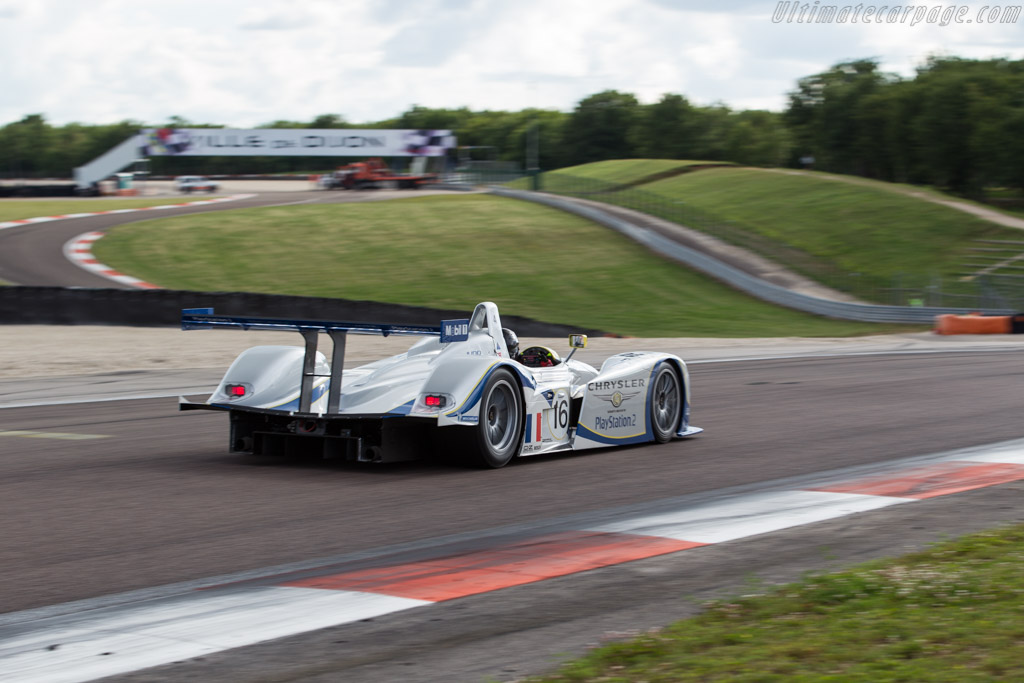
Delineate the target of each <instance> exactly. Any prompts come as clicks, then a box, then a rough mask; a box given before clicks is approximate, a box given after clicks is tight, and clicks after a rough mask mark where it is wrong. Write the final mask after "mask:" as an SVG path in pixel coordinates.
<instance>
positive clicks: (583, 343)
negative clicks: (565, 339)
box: [569, 334, 587, 349]
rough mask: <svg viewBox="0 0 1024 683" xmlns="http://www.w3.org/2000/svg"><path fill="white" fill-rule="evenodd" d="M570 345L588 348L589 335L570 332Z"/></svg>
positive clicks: (574, 347) (577, 347)
mask: <svg viewBox="0 0 1024 683" xmlns="http://www.w3.org/2000/svg"><path fill="white" fill-rule="evenodd" d="M569 347H570V348H573V349H585V348H587V335H585V334H570V335H569Z"/></svg>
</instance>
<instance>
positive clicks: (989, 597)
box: [529, 525, 1024, 683]
mask: <svg viewBox="0 0 1024 683" xmlns="http://www.w3.org/2000/svg"><path fill="white" fill-rule="evenodd" d="M1022 562H1024V525H1019V526H1013V527H1009V528H1006V529H999V530H993V531H987V532H982V533H979V534H973V535H970V536H966V537H964V538H961V539H958V540H955V541H949V542H946V543H942V544H939V545H937V546H935V547H933V548H932V549H929V550H927V551H923V552H919V553H915V554H912V555H908V556H905V557H901V558H898V559H894V560H886V561H880V562H873V563H870V564H865V565H862V566H859V567H857V568H854V569H852V570H849V571H844V572H839V573H835V574H829V575H823V576H812V577H809V578H807V579H805V580H804V581H802V582H800V583H796V584H792V585H789V586H785V587H782V588H779V589H777V590H774V591H772V592H771V593H769V594H766V595H761V596H754V597H745V598H739V599H732V600H722V601H716V602H712V603H709V604H708V605H707V606H706V611H705V612H703V613H702V614H701V615H699V616H697V617H695V618H693V619H688V620H685V621H681V622H678V623H676V624H674V625H672V626H669V627H668V628H665V629H663V630H660V631H657V632H652V633H649V634H647V635H645V636H643V637H640V638H636V639H634V640H631V641H629V642H624V643H616V644H611V645H608V646H605V647H602V648H600V649H597V650H595V651H593V652H592V653H590V654H589V655H587V656H586V657H584V658H582V659H580V660H577V661H574V662H571V663H569V664H567V665H565V666H564V667H563V668H562V669H561V670H560V671H559V672H558V673H556V674H554V675H551V676H547V677H542V678H531V679H529V680H530V681H533V682H534V683H542V682H543V683H554V682H556V681H558V682H565V681H607V682H609V683H611V682H618V681H650V682H652V683H653V682H655V681H673V682H677V681H678V682H685V681H702V682H714V681H729V682H730V683H747V682H754V681H756V682H758V683H774V682H783V681H784V682H785V683H793V682H801V681H843V683H878V682H879V681H915V682H916V681H932V682H939V681H948V682H950V683H953V682H956V683H966V682H971V681H979V682H981V681H986V682H987V681H1021V680H1024V577H1022V576H1021V572H1020V567H1021V564H1022Z"/></svg>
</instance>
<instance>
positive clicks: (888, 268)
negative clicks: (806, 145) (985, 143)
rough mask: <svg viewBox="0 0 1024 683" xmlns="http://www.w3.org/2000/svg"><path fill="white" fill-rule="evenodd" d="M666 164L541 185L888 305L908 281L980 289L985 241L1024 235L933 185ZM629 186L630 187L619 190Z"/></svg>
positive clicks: (594, 168) (566, 172) (581, 171)
mask: <svg viewBox="0 0 1024 683" xmlns="http://www.w3.org/2000/svg"><path fill="white" fill-rule="evenodd" d="M685 163H687V164H689V165H690V166H697V165H699V162H685ZM664 169H665V164H664V162H661V161H652V160H646V161H644V160H634V161H632V162H602V163H599V164H591V165H588V166H581V167H576V168H575V169H563V170H560V171H555V172H551V173H549V174H545V175H544V176H543V177H542V187H543V189H545V190H547V191H550V192H555V193H561V194H569V195H578V196H583V197H587V198H589V199H597V200H599V201H605V202H609V203H612V204H618V205H623V206H628V207H630V208H636V209H638V210H641V211H646V212H648V213H653V214H655V215H659V216H662V217H664V218H668V219H670V220H674V221H676V222H679V223H681V224H683V225H687V226H688V227H692V228H695V229H698V230H702V231H705V232H708V233H710V234H713V235H716V236H718V237H720V238H722V239H724V240H726V241H729V242H732V243H735V244H737V245H740V246H745V247H747V248H750V249H752V250H754V251H757V252H759V253H761V254H763V255H764V256H767V257H768V258H770V259H772V260H774V261H776V262H779V263H782V264H785V265H787V266H789V267H791V268H793V269H794V270H797V271H798V272H801V273H803V274H804V275H807V276H809V277H812V278H814V279H817V280H819V281H821V282H824V283H825V284H828V285H830V286H833V287H836V288H838V289H844V290H846V291H850V292H851V293H854V294H856V295H858V296H862V297H864V298H867V299H869V300H875V301H879V302H881V303H906V302H905V301H898V300H896V301H894V300H892V298H891V296H889V295H888V294H887V290H891V289H893V288H897V287H900V286H906V287H908V288H916V289H918V290H922V289H926V288H929V287H935V286H936V284H937V283H941V287H942V289H944V290H945V292H946V293H947V294H956V293H959V292H969V291H974V290H975V288H976V282H963V281H962V280H961V278H962V277H963V276H964V275H965V274H969V273H971V272H973V271H977V270H980V268H979V267H978V266H971V265H970V264H972V263H976V262H978V258H977V252H976V251H975V249H976V248H977V247H978V246H984V245H980V243H978V242H977V240H1004V241H1013V240H1017V241H1024V231H1021V230H1015V229H1012V228H1006V227H1002V226H999V225H996V224H994V223H991V222H988V221H985V220H983V219H981V218H978V217H975V216H972V215H969V214H967V213H964V212H962V211H959V210H956V209H954V208H951V207H949V206H943V205H940V204H938V203H935V202H933V201H926V200H925V199H924V198H923V197H924V196H931V197H936V198H942V199H945V200H947V201H954V200H956V198H953V197H944V196H942V195H940V194H939V193H935V192H931V191H922V190H918V189H916V188H908V187H906V186H901V185H892V184H888V183H881V182H873V181H865V180H863V179H859V178H845V177H843V176H834V175H829V174H823V173H794V172H790V171H785V170H779V169H774V170H773V169H757V168H738V167H732V168H730V167H722V168H702V169H701V170H698V171H695V172H691V173H682V174H675V175H672V176H670V177H663V178H657V174H658V173H659V172H661V171H663V170H664ZM592 178H599V179H600V180H598V181H594V180H592ZM637 178H640V179H643V178H655V179H653V180H651V181H650V182H640V183H637V182H635V180H636V179H637ZM625 183H632V184H631V185H629V186H628V187H626V188H625V189H619V187H613V185H615V184H618V185H619V186H620V187H621V186H623V185H624V184H625ZM1021 251H1024V248H1022V249H1021ZM936 303H937V302H936ZM943 304H944V305H957V302H956V301H955V300H950V301H946V302H943Z"/></svg>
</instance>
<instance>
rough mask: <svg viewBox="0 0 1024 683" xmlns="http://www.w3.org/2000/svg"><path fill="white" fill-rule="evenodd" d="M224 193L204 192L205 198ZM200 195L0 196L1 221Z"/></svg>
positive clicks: (185, 200) (180, 201)
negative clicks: (129, 197)
mask: <svg viewBox="0 0 1024 683" xmlns="http://www.w3.org/2000/svg"><path fill="white" fill-rule="evenodd" d="M220 196H221V195H213V196H207V195H203V196H202V198H201V199H202V200H206V199H217V198H219V197H220ZM196 201H200V197H195V196H191V197H162V198H160V199H104V198H102V197H97V198H95V199H0V223H3V222H5V221H16V220H21V219H24V218H39V217H41V216H66V215H68V214H72V213H96V212H97V211H114V210H116V209H140V208H143V207H146V206H163V205H164V204H185V203H188V202H196Z"/></svg>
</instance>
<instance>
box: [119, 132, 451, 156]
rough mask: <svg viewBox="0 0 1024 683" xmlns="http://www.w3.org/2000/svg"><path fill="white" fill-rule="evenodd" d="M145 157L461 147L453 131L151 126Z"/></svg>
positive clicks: (144, 136) (416, 152) (417, 151)
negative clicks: (456, 144) (456, 145)
mask: <svg viewBox="0 0 1024 683" xmlns="http://www.w3.org/2000/svg"><path fill="white" fill-rule="evenodd" d="M140 139H141V143H140V149H139V156H141V157H155V156H193V157H194V156H236V157H240V156H324V157H353V156H359V157H365V156H380V157H437V156H443V155H444V154H445V152H447V151H448V150H449V149H452V148H454V147H455V136H454V135H453V134H452V131H450V130H412V129H409V130H371V129H366V130H361V129H347V128H326V129H309V128H306V129H303V128H254V129H250V130H240V129H233V128H148V129H146V130H143V131H142V132H141V134H140Z"/></svg>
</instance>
